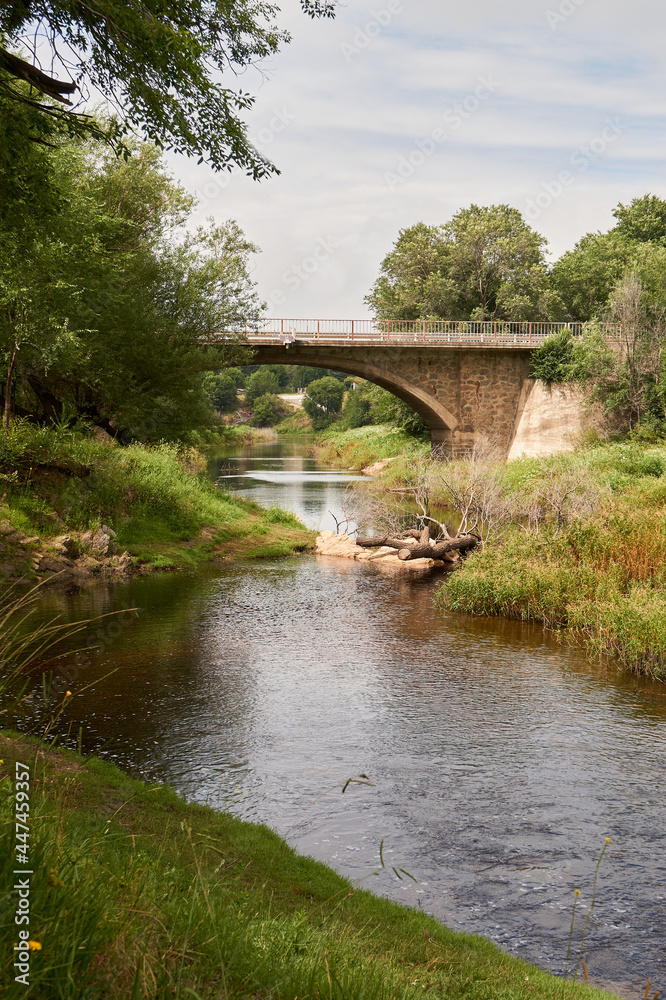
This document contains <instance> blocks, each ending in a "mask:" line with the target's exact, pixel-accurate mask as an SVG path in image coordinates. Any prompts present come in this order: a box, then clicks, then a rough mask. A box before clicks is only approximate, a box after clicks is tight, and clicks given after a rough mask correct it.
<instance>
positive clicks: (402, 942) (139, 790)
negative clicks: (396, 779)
mask: <svg viewBox="0 0 666 1000" xmlns="http://www.w3.org/2000/svg"><path fill="white" fill-rule="evenodd" d="M0 752H1V753H2V758H3V760H4V763H3V764H2V765H0V774H2V775H3V780H2V782H1V784H0V787H1V788H2V791H3V795H2V826H3V837H2V841H1V842H2V848H1V851H2V853H1V857H2V897H3V907H4V908H5V909H6V910H7V911H8V912H13V910H14V908H15V906H16V897H15V894H14V893H13V890H12V889H11V886H12V885H13V884H14V882H15V876H14V875H13V870H14V868H15V867H16V864H15V859H14V854H13V836H12V833H13V826H14V815H13V793H14V788H13V778H14V774H15V762H16V761H17V760H18V761H20V762H21V763H22V764H27V765H28V766H29V768H30V772H31V780H30V831H31V832H30V852H29V859H30V865H29V867H30V868H31V869H32V871H33V874H32V876H31V880H30V925H29V934H30V940H31V941H33V942H36V943H37V944H38V945H39V946H40V947H39V948H34V949H33V950H32V951H31V953H30V954H31V960H30V966H31V972H30V983H31V990H30V995H31V996H34V997H35V998H36V1000H42V998H51V997H55V996H57V997H59V998H60V1000H75V998H80V997H82V996H83V995H84V993H85V996H86V997H87V998H90V1000H93V998H94V1000H97V998H99V1000H101V998H102V997H103V998H104V1000H114V998H118V1000H120V998H122V1000H126V998H131V1000H148V998H158V997H159V998H162V997H169V998H171V1000H179V998H183V1000H184V998H186V997H195V998H199V1000H208V998H210V1000H213V998H216V1000H217V998H220V997H225V998H232V997H238V998H247V1000H250V998H259V997H261V998H264V1000H269V998H271V1000H273V998H274V1000H295V998H296V997H298V1000H320V998H321V1000H323V998H325V1000H412V998H416V997H424V996H426V997H429V996H431V997H442V996H446V997H449V998H460V1000H462V998H464V1000H519V998H520V1000H523V998H524V1000H527V998H530V1000H534V998H535V997H543V998H553V1000H561V998H562V997H565V998H566V1000H574V998H578V997H581V998H582V997H590V998H599V1000H601V998H602V997H608V994H605V993H602V992H601V991H598V990H595V989H591V988H588V987H585V986H580V985H574V984H573V983H568V984H567V985H566V986H565V985H564V983H563V982H562V981H561V980H558V979H556V978H554V977H552V976H550V975H548V974H547V973H545V972H542V971H540V970H538V969H536V968H534V967H533V966H529V965H527V964H525V963H523V962H521V961H519V960H518V959H515V958H511V957H509V956H508V955H505V954H503V953H502V952H500V951H499V950H498V949H497V948H495V946H494V945H492V944H491V943H490V942H488V941H485V940H483V939H482V938H478V937H473V936H470V935H463V934H456V933H453V932H452V931H449V930H448V929H447V928H445V927H444V926H442V925H441V924H439V923H437V922H436V921H435V920H433V919H432V918H430V917H427V916H425V915H424V914H423V913H421V912H418V911H413V910H407V909H405V908H403V907H401V906H399V905H397V904H394V903H390V902H388V901H386V900H384V899H380V898H378V897H375V896H373V895H372V894H371V893H370V892H367V891H362V890H359V889H358V888H355V887H353V886H352V885H351V884H350V883H349V882H348V881H346V880H345V879H343V878H341V877H340V876H338V875H337V874H335V873H334V872H333V871H332V870H331V869H329V868H327V867H326V866H325V865H323V864H320V863H318V862H316V861H313V860H311V859H309V858H305V857H300V856H298V855H297V854H295V853H294V851H293V850H292V849H291V848H289V847H288V846H287V844H286V843H285V842H284V841H283V840H282V839H281V838H280V837H278V836H277V835H276V834H274V833H273V832H272V831H270V830H268V829H267V828H266V827H263V826H257V825H254V824H248V823H243V822H241V821H240V820H237V819H234V818H232V817H231V816H230V815H227V814H224V813H218V812H214V811H213V810H212V809H208V808H204V807H199V806H192V805H187V804H186V803H185V802H183V801H182V800H181V799H180V798H178V797H177V796H176V795H175V794H174V793H173V792H172V791H170V790H169V789H168V788H165V787H162V786H155V785H152V786H148V785H146V784H143V783H141V782H138V781H135V780H133V779H131V778H129V777H127V776H126V775H124V774H123V773H122V772H120V771H119V770H118V769H117V768H115V767H114V766H113V765H111V764H108V763H105V762H102V761H100V760H97V759H95V758H91V759H87V760H84V759H82V758H81V757H79V756H77V755H75V754H73V753H71V752H65V751H59V750H55V749H53V748H51V747H49V746H46V745H43V744H42V745H40V744H39V743H38V742H37V741H35V740H30V739H28V738H26V737H24V736H20V735H18V734H16V733H11V732H5V733H3V734H2V735H0ZM377 847H378V849H379V845H377ZM0 936H1V937H2V946H3V953H4V954H5V955H10V954H12V949H13V947H14V944H15V943H16V939H17V928H16V927H15V926H14V924H13V922H12V921H9V920H8V921H4V922H3V924H2V927H1V929H0ZM13 975H14V973H13V972H12V970H11V968H10V967H8V964H7V963H5V965H4V966H3V971H2V984H3V996H6V997H7V998H8V1000H14V998H17V1000H18V998H19V997H24V996H25V995H26V990H25V987H24V986H22V985H20V984H16V983H13V982H12V978H13Z"/></svg>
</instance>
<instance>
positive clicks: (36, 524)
mask: <svg viewBox="0 0 666 1000" xmlns="http://www.w3.org/2000/svg"><path fill="white" fill-rule="evenodd" d="M201 469H205V460H204V459H203V456H202V455H201V454H200V453H199V452H197V451H196V449H193V448H191V447H189V448H186V449H181V450H179V448H178V447H177V446H176V445H171V444H160V445H156V446H153V447H146V446H142V445H137V444H133V445H129V446H127V447H121V446H119V445H116V446H113V447H111V446H109V445H108V444H103V443H99V442H98V441H96V440H94V439H93V438H91V437H90V436H89V435H86V434H85V433H77V432H73V431H62V430H57V429H44V428H36V427H32V426H30V425H28V424H25V423H22V422H20V421H19V422H16V423H15V424H14V426H13V427H12V428H11V430H10V431H9V432H7V433H0V476H1V477H2V480H4V494H5V495H4V498H3V500H2V501H1V502H0V520H2V519H7V520H9V521H10V523H11V524H12V525H13V526H14V527H15V528H17V529H19V530H21V531H24V532H25V533H26V534H27V535H40V536H41V538H42V539H44V540H48V539H49V538H50V537H54V536H56V535H60V534H63V533H64V532H67V531H83V530H86V529H88V528H96V527H97V526H98V525H99V524H102V523H104V524H107V525H109V526H110V527H111V528H113V529H114V530H115V532H116V533H117V536H118V546H119V548H120V550H121V551H122V550H123V549H127V550H128V551H129V552H130V553H132V554H133V555H136V556H137V557H138V558H140V559H142V560H143V561H144V562H146V563H147V564H150V565H152V566H154V567H167V566H172V567H175V566H191V565H195V564H196V563H198V562H201V561H202V560H207V559H211V558H213V557H214V556H217V557H226V558H231V557H234V558H236V557H239V556H242V555H250V549H251V548H252V547H253V546H252V545H248V547H247V548H248V551H247V552H243V544H244V540H245V539H251V538H253V537H257V536H260V537H261V538H262V544H265V545H274V543H277V542H279V543H280V545H279V546H278V547H276V549H275V551H276V552H277V551H278V549H279V552H280V554H293V553H294V552H297V551H302V550H303V549H305V548H308V547H309V546H310V544H311V538H312V533H310V532H308V531H307V530H306V529H305V528H304V527H303V525H302V524H300V522H298V521H297V520H296V519H295V518H294V517H293V516H292V515H284V516H282V514H280V516H279V517H278V516H277V515H276V513H275V510H273V511H272V512H271V511H269V512H266V511H265V510H264V509H263V508H262V507H260V506H259V505H257V504H254V503H252V502H249V501H246V500H243V499H241V498H239V497H236V496H234V495H233V494H230V493H227V492H225V491H224V490H222V489H219V488H218V487H216V486H214V485H213V484H212V483H211V482H210V481H209V480H208V479H207V477H206V476H205V475H204V474H202V473H201V472H200V470H201ZM0 482H1V481H0ZM227 543H229V544H227Z"/></svg>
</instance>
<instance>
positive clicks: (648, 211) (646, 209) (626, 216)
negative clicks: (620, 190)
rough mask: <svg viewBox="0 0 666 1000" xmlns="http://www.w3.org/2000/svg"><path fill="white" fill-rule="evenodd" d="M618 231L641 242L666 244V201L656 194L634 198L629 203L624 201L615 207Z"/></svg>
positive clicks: (614, 213) (614, 212)
mask: <svg viewBox="0 0 666 1000" xmlns="http://www.w3.org/2000/svg"><path fill="white" fill-rule="evenodd" d="M613 215H614V216H615V218H616V219H617V227H616V229H617V232H618V233H621V234H622V236H626V237H627V238H628V239H630V240H637V241H638V242H640V243H663V244H665V245H666V201H664V199H663V198H658V197H657V196H656V195H654V194H645V195H643V197H642V198H634V199H633V201H632V202H631V203H630V204H629V205H623V204H622V202H620V204H619V205H618V206H617V208H615V209H613Z"/></svg>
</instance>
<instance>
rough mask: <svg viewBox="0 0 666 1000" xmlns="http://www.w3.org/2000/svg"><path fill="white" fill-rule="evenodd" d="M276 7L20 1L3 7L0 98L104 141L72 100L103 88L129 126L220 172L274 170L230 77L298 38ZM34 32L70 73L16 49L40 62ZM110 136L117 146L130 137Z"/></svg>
mask: <svg viewBox="0 0 666 1000" xmlns="http://www.w3.org/2000/svg"><path fill="white" fill-rule="evenodd" d="M300 4H301V7H302V9H303V10H304V11H305V13H306V14H308V15H309V16H311V17H332V16H334V3H333V2H331V0H300ZM278 11H279V8H278V7H277V6H275V4H272V3H270V2H268V0H266V2H264V0H233V3H229V2H228V0H167V2H166V3H165V2H164V0H138V2H137V3H117V2H116V0H97V2H95V3H83V2H81V0H11V2H9V3H6V4H3V5H2V6H1V7H0V94H1V95H3V96H4V97H5V98H6V99H8V100H10V101H12V102H16V103H20V104H24V105H27V106H29V107H30V108H31V109H33V110H37V111H39V113H40V114H41V115H43V116H46V117H50V118H57V119H58V120H59V121H60V122H62V123H63V124H64V125H65V126H66V127H67V128H69V129H70V130H72V131H75V132H76V131H78V132H79V133H81V132H86V131H90V132H92V134H94V135H95V136H96V137H98V138H99V137H100V135H101V134H102V132H101V131H100V128H99V123H98V122H96V121H95V119H94V118H91V117H90V116H87V115H83V114H81V113H80V112H79V111H78V110H77V106H71V105H70V98H73V97H74V95H75V93H76V92H77V91H78V93H79V97H80V98H82V99H85V97H86V96H87V94H88V93H89V92H90V91H93V92H97V93H99V94H101V95H102V96H103V97H104V98H105V99H106V101H108V102H110V103H111V105H112V106H113V108H114V110H115V113H116V115H117V117H118V119H119V120H120V122H121V123H122V130H123V131H125V132H127V130H130V131H134V130H136V129H139V130H141V131H142V132H143V133H144V135H145V136H147V137H148V138H149V139H151V140H152V141H153V142H155V143H157V144H159V145H160V146H163V147H165V148H168V149H174V150H176V151H177V152H181V153H186V154H187V155H191V156H197V157H199V158H200V159H201V160H207V161H209V162H210V163H211V165H212V166H213V167H214V168H215V169H216V170H223V169H230V168H231V167H232V166H234V165H236V166H238V167H240V168H241V169H243V170H244V171H245V172H246V173H247V174H248V175H250V176H252V177H254V178H255V179H257V178H261V177H264V176H266V175H267V174H270V173H274V172H276V171H275V167H273V165H272V164H271V163H270V162H269V161H268V160H267V159H266V158H265V157H264V156H262V155H261V153H259V152H258V151H257V150H256V149H254V148H253V146H252V145H251V143H250V141H249V139H248V137H247V134H246V128H245V124H244V122H243V116H244V115H245V113H246V112H247V111H248V110H249V109H250V108H251V107H252V104H253V103H254V99H253V98H252V97H251V96H250V95H249V94H247V93H245V92H243V91H242V90H236V89H232V88H230V87H228V86H225V85H224V84H223V82H222V80H225V81H226V79H227V78H228V76H229V74H230V73H233V72H235V73H239V72H241V71H242V70H243V69H246V68H247V67H249V66H252V65H254V64H255V63H256V62H257V60H260V59H263V58H265V57H267V56H271V55H274V54H275V53H276V52H277V51H278V49H279V47H280V45H281V44H283V43H286V42H288V41H289V34H288V32H286V31H284V30H282V29H280V28H278V27H277V25H276V24H275V17H276V15H277V13H278ZM36 39H38V40H39V46H40V53H39V54H40V56H42V58H43V49H44V48H46V50H47V53H48V50H49V49H50V55H51V58H50V59H49V57H48V55H47V58H46V60H43V61H45V62H46V63H47V64H48V63H49V61H50V63H51V65H52V66H56V67H59V70H58V72H59V74H60V75H64V76H68V77H70V79H69V80H65V81H60V80H57V79H56V78H55V77H54V76H52V75H48V74H46V73H43V72H42V71H41V70H39V69H38V68H37V67H36V66H35V65H34V64H33V62H30V61H26V60H25V59H24V58H22V56H21V55H20V54H19V53H18V51H17V50H21V51H22V52H23V53H25V52H26V51H27V52H29V53H30V54H31V55H32V56H33V58H34V61H36V59H37V51H36V46H37V44H38V43H37V41H35V40H36ZM63 53H67V55H64V54H63ZM220 77H222V79H220ZM26 85H27V86H28V87H29V88H30V90H29V92H28V93H26ZM35 95H44V99H40V98H39V96H37V97H36V96H35ZM106 137H107V138H108V139H109V140H110V141H112V142H115V144H116V145H117V144H118V141H119V139H120V133H119V132H117V131H116V132H115V133H114V130H113V129H111V130H107V132H106Z"/></svg>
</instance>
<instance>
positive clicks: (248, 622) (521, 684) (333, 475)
mask: <svg viewBox="0 0 666 1000" xmlns="http://www.w3.org/2000/svg"><path fill="white" fill-rule="evenodd" d="M210 471H211V474H212V475H213V476H214V478H218V477H219V476H222V477H224V478H223V479H222V480H221V482H222V483H223V484H224V485H227V486H229V487H230V488H232V489H234V490H235V491H237V492H240V493H242V494H243V495H245V496H251V497H252V498H253V499H255V500H257V501H258V502H260V503H264V504H267V505H270V504H274V503H278V504H280V505H282V506H284V507H287V508H289V509H291V510H293V511H294V512H295V513H297V514H298V515H299V516H301V517H302V518H303V520H304V521H305V522H306V523H307V524H309V525H310V526H315V527H316V526H318V524H319V522H320V520H321V518H322V517H323V516H327V517H328V518H329V521H330V523H332V519H331V518H330V515H328V514H327V511H333V512H334V513H335V512H336V511H337V510H338V509H339V504H340V498H341V493H342V491H343V490H344V488H345V485H346V481H347V480H348V479H349V478H350V477H349V476H347V475H345V474H343V473H340V472H335V471H331V470H325V469H320V468H318V467H317V465H316V463H315V462H314V460H313V459H311V458H308V457H307V454H306V448H305V447H304V445H303V443H298V442H296V443H294V442H291V443H290V442H279V443H276V444H274V445H262V446H258V447H255V448H252V449H249V448H248V449H244V450H243V451H242V452H240V453H238V454H236V455H233V456H227V457H225V458H224V459H222V460H219V461H218V462H216V463H213V464H212V465H211V470H210ZM439 585H440V581H437V580H434V581H433V580H418V581H415V580H407V579H400V578H393V577H387V576H385V575H382V574H381V572H380V571H378V570H377V569H376V567H373V566H368V565H367V564H363V565H356V564H354V563H347V562H343V561H337V562H336V561H332V560H325V559H316V558H315V557H313V556H305V557H302V558H297V559H292V560H286V561H275V562H260V563H240V564H236V565H232V566H228V567H224V568H220V569H215V570H212V569H210V570H206V571H203V572H198V573H196V574H187V573H180V574H160V575H154V576H148V577H143V578H136V579H134V580H131V581H130V582H127V583H122V584H114V585H104V586H97V587H94V588H92V589H88V590H84V591H81V592H79V593H72V594H68V595H65V594H62V593H57V592H55V591H52V592H51V594H50V595H49V596H48V598H47V599H46V600H47V604H48V605H49V607H51V608H56V607H57V608H58V609H59V610H64V611H65V613H66V614H67V615H68V616H69V617H71V618H72V619H77V618H80V617H83V616H88V615H92V614H98V613H101V612H105V611H109V610H114V609H115V610H117V609H129V608H134V607H136V608H138V609H139V614H138V616H137V615H134V614H133V613H131V612H129V611H125V613H124V614H122V615H121V616H120V617H119V619H118V620H115V619H114V620H112V621H110V622H107V623H106V624H104V625H102V626H101V627H100V628H96V629H95V630H94V634H93V636H92V637H91V638H92V639H93V641H95V642H97V643H100V644H101V647H100V649H99V650H98V651H96V652H94V653H83V654H78V655H77V657H76V658H75V659H76V662H77V664H78V666H79V667H80V669H81V674H80V677H79V680H78V681H77V684H78V685H79V686H81V685H82V683H84V682H85V683H91V682H94V683H93V685H92V687H91V688H89V689H88V690H87V691H86V692H85V693H84V694H82V695H80V696H78V697H76V698H74V699H73V704H72V706H71V709H70V713H71V717H72V718H73V721H74V731H76V727H78V726H79V725H81V726H83V729H84V737H83V745H84V748H85V749H88V750H93V749H98V750H100V752H101V754H102V755H104V756H106V757H109V758H111V759H113V760H115V761H116V762H117V763H118V764H119V765H120V766H121V767H123V768H124V769H126V770H127V771H129V772H131V773H133V774H136V775H140V776H142V777H145V778H147V779H149V780H151V781H152V780H159V781H164V782H168V783H170V784H171V785H172V786H173V787H174V788H176V789H177V790H178V791H179V792H181V793H182V794H183V795H184V796H186V797H187V798H188V799H190V800H195V801H200V802H208V803H209V804H211V805H213V806H216V807H219V808H224V809H229V810H231V811H232V812H233V813H235V814H237V815H239V816H242V817H245V818H247V819H251V820H255V821H261V822H264V823H267V824H268V825H270V826H271V827H273V828H274V829H275V830H277V831H278V832H279V833H280V834H282V835H285V836H286V837H287V839H288V840H289V841H290V843H292V844H293V845H294V846H295V847H296V848H297V849H298V850H299V851H301V852H304V853H307V854H310V855H313V856H314V857H317V858H320V859H321V860H323V861H325V862H327V863H328V864H330V865H332V866H334V867H335V868H336V869H338V870H339V871H340V872H342V873H343V874H344V875H347V876H349V877H350V878H352V879H357V880H359V882H360V883H361V884H362V885H363V886H364V887H366V888H368V889H372V890H373V891H375V892H378V893H382V894H385V895H387V896H390V897H391V898H393V899H396V900H399V901H402V902H404V903H405V904H407V905H410V906H420V907H422V908H423V909H424V910H426V911H428V912H430V913H432V914H434V915H435V916H436V917H437V918H439V919H441V920H442V921H444V922H445V923H446V924H448V925H449V926H450V927H452V928H453V929H456V930H466V931H471V932H474V933H478V934H482V935H484V936H486V937H489V938H491V939H492V940H493V941H495V942H497V943H498V944H499V945H500V946H501V947H502V948H504V949H506V950H507V951H509V952H511V953H513V954H516V955H520V956H522V957H523V958H525V959H527V960H529V961H532V962H535V963H536V964H537V965H540V966H542V967H543V968H546V969H549V970H551V971H553V972H555V973H559V974H561V973H562V972H563V970H564V960H565V955H566V952H567V942H568V937H569V925H570V921H571V908H572V904H573V899H574V890H575V889H576V888H579V889H580V891H581V897H580V903H579V908H578V912H579V915H580V917H581V923H580V924H578V923H577V925H576V932H575V938H574V954H577V950H578V949H577V942H578V941H579V940H580V933H581V929H582V920H584V918H585V916H586V914H587V912H588V911H587V907H589V904H590V900H591V892H592V883H593V877H594V869H595V864H596V860H597V858H598V856H599V854H600V852H601V849H602V847H603V844H604V838H606V837H610V838H611V843H610V845H609V847H608V850H607V853H606V856H605V858H604V860H603V862H602V865H601V868H600V871H599V880H598V886H597V900H596V907H595V910H594V914H593V917H592V920H591V921H590V926H589V929H588V938H587V943H586V947H585V958H586V962H587V967H588V971H589V975H590V981H591V982H592V983H594V984H596V985H599V986H605V987H606V988H609V989H614V990H616V991H617V992H619V993H620V994H621V995H623V996H626V997H628V998H629V997H631V998H633V997H639V996H640V997H642V996H643V991H644V988H645V983H646V980H647V977H648V976H650V977H651V979H652V987H651V991H650V995H652V993H653V991H655V990H658V989H660V988H665V987H666V948H665V944H666V941H665V937H664V923H665V917H664V915H665V913H666V904H665V897H666V879H665V877H664V876H665V874H666V854H665V847H666V842H665V841H666V799H665V797H664V794H663V792H664V776H665V775H666V687H664V686H663V685H657V684H651V683H648V682H634V680H633V679H628V678H626V677H623V676H621V675H618V674H615V673H614V672H608V671H606V670H605V669H602V668H600V667H595V666H594V665H591V664H589V663H588V661H587V660H586V658H585V656H584V655H583V654H582V653H581V652H580V651H579V650H576V649H573V648H568V647H567V646H563V645H559V644H558V643H557V642H556V641H555V640H554V639H553V638H552V637H551V636H549V635H548V633H546V632H544V631H543V630H542V629H541V628H539V627H535V626H530V625H523V624H520V623H516V622H507V621H502V620H491V619H488V620H484V619H474V618H471V617H466V616H460V615H456V616H452V615H448V614H446V613H443V612H438V611H436V610H435V609H434V607H433V603H432V595H433V590H434V589H435V588H436V587H437V586H439ZM111 671H115V672H113V673H110V672H111ZM107 675H109V676H107ZM103 678H105V679H103ZM100 748H101V749H100ZM361 774H364V775H367V781H368V782H369V783H365V779H362V778H361V779H359V782H358V783H352V784H350V785H349V786H348V787H347V789H346V791H345V792H344V794H343V793H342V789H343V786H344V785H345V783H346V782H347V779H349V778H352V777H357V778H358V776H359V775H361ZM382 841H383V858H384V862H385V866H386V867H384V868H382V867H381V864H380V844H381V843H382ZM394 869H396V871H394ZM406 873H409V875H408V874H406ZM410 875H411V876H413V878H411V877H410ZM413 879H415V880H416V881H414V880H413Z"/></svg>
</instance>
